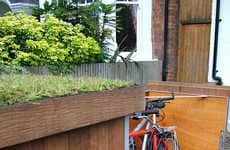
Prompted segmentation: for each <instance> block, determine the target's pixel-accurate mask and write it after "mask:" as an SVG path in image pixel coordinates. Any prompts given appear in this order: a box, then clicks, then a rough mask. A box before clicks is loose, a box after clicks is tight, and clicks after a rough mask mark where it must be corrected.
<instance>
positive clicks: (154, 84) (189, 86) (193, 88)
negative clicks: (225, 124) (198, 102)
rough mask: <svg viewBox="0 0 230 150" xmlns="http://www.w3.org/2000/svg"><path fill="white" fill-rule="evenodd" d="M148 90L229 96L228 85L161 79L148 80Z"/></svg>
mask: <svg viewBox="0 0 230 150" xmlns="http://www.w3.org/2000/svg"><path fill="white" fill-rule="evenodd" d="M147 89H148V91H151V90H157V91H164V92H171V91H172V90H173V91H174V92H179V93H184V94H186V93H187V94H200V95H210V96H216V97H218V96H220V97H227V96H230V87H228V86H217V85H212V84H207V83H203V84H199V83H184V82H162V81H150V82H149V84H148V85H147Z"/></svg>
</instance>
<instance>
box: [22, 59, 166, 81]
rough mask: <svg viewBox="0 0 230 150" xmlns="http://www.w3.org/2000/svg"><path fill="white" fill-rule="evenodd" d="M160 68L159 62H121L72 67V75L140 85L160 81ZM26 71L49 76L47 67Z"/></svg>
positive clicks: (27, 68)
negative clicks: (150, 81) (133, 82)
mask: <svg viewBox="0 0 230 150" xmlns="http://www.w3.org/2000/svg"><path fill="white" fill-rule="evenodd" d="M161 66H162V64H161V61H148V62H135V63H133V62H129V63H128V64H126V63H122V62H118V63H98V64H81V65H78V66H73V67H72V68H73V73H72V74H73V75H74V76H75V77H83V76H98V77H103V78H107V79H119V80H126V81H127V80H128V81H135V82H136V83H138V84H141V83H147V81H148V79H152V80H153V79H154V80H161V68H162V67H161ZM26 70H28V72H31V73H34V74H51V71H50V70H49V69H48V68H47V67H26ZM143 71H145V72H146V73H145V72H144V73H145V74H146V76H147V77H146V78H143V74H144V73H143ZM149 72H151V74H149Z"/></svg>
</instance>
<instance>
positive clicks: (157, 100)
mask: <svg viewBox="0 0 230 150" xmlns="http://www.w3.org/2000/svg"><path fill="white" fill-rule="evenodd" d="M174 98H175V96H174V93H173V92H172V95H171V96H169V97H159V98H158V99H155V100H146V101H147V102H148V103H151V102H165V101H169V100H173V99H174Z"/></svg>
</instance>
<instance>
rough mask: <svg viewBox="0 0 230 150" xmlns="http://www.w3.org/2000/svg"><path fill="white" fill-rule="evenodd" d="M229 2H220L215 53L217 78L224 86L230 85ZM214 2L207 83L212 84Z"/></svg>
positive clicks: (214, 2)
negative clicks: (219, 78) (216, 49)
mask: <svg viewBox="0 0 230 150" xmlns="http://www.w3.org/2000/svg"><path fill="white" fill-rule="evenodd" d="M229 6H230V1H229V0H221V1H220V16H219V17H220V19H221V21H220V23H219V34H218V53H217V70H218V72H217V76H219V77H221V78H222V80H223V84H224V85H230V69H229V64H230V59H229V56H230V51H229V49H230V39H229V38H228V36H229V34H230V29H229V26H230V18H229V14H230V9H229ZM215 12H216V0H213V13H212V18H213V20H212V22H213V24H212V31H211V33H212V36H211V42H210V43H211V46H210V59H209V78H208V80H209V82H214V81H213V79H212V65H213V51H214V32H215V24H214V23H215V16H216V13H215Z"/></svg>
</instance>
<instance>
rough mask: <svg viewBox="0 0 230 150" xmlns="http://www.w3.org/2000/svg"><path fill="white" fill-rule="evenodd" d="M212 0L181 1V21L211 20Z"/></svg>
mask: <svg viewBox="0 0 230 150" xmlns="http://www.w3.org/2000/svg"><path fill="white" fill-rule="evenodd" d="M211 12H212V0H180V20H181V21H184V20H196V19H203V18H211Z"/></svg>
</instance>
